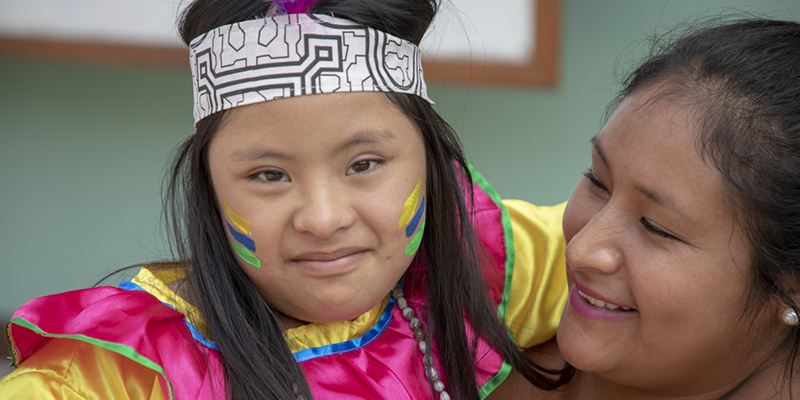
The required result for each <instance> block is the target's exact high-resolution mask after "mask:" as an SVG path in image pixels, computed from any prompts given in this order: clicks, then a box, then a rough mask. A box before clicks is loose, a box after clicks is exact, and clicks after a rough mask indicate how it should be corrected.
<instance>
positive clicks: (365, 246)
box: [208, 93, 426, 322]
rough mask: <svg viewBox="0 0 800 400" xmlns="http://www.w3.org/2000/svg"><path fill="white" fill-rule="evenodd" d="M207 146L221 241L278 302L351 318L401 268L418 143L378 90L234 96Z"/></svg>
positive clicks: (409, 124) (301, 313) (413, 205)
mask: <svg viewBox="0 0 800 400" xmlns="http://www.w3.org/2000/svg"><path fill="white" fill-rule="evenodd" d="M208 157H209V169H210V171H211V178H212V180H213V183H214V191H215V194H216V199H217V202H218V205H219V209H220V210H221V211H222V214H223V215H222V219H223V224H224V226H225V228H226V233H227V235H228V240H229V241H230V243H231V247H232V250H233V253H234V254H236V259H237V261H238V263H239V265H240V266H241V268H242V269H243V270H244V272H245V273H246V274H247V276H248V277H250V279H251V280H252V282H253V283H254V284H255V285H256V287H257V288H258V290H259V291H260V293H261V294H262V295H263V296H264V297H265V298H266V299H267V300H268V301H269V302H270V303H271V304H273V305H274V306H275V307H277V309H278V310H280V311H281V312H282V313H284V314H286V315H288V316H290V317H292V318H295V319H299V320H301V321H309V322H335V321H344V320H350V319H353V318H355V317H357V316H359V315H361V314H363V313H364V312H366V311H368V310H369V309H371V308H372V307H374V306H375V305H377V304H378V303H379V302H380V301H381V300H382V299H383V298H384V297H385V296H386V295H387V294H388V293H389V291H390V290H391V289H392V287H393V286H394V285H395V283H397V281H398V280H399V279H400V278H401V276H402V275H403V273H404V272H405V270H406V269H407V268H408V265H409V264H410V262H411V259H412V257H413V254H414V251H416V249H417V246H418V243H419V240H420V239H421V231H422V229H423V227H424V203H425V200H426V199H425V195H426V192H425V183H426V182H425V171H426V165H425V147H424V143H423V138H422V134H421V133H420V131H419V128H418V127H417V125H416V124H414V122H413V121H412V120H411V119H409V118H408V117H407V116H406V115H405V114H404V113H403V112H402V111H401V110H400V109H399V108H398V107H396V106H395V105H393V104H392V103H391V102H390V101H389V100H388V99H386V97H385V96H384V95H383V94H380V93H347V94H324V95H312V96H299V97H292V98H287V99H281V100H276V101H268V102H264V103H259V104H254V105H248V106H245V107H241V108H239V109H236V110H235V111H233V112H231V113H230V114H229V115H228V116H227V118H226V120H225V122H224V123H223V124H222V126H221V127H220V129H219V130H218V132H217V133H216V135H215V137H214V138H213V139H212V141H211V143H210V145H209V149H208Z"/></svg>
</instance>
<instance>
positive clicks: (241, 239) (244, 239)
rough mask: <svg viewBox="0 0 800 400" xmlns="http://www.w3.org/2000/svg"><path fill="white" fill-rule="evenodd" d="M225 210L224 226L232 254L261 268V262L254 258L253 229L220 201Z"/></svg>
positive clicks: (240, 216) (224, 202) (248, 222)
mask: <svg viewBox="0 0 800 400" xmlns="http://www.w3.org/2000/svg"><path fill="white" fill-rule="evenodd" d="M222 204H223V207H224V209H225V215H226V216H227V218H226V219H225V225H226V228H227V229H228V232H229V233H230V235H231V237H232V240H231V246H232V247H233V252H234V253H236V255H237V256H239V258H241V259H242V261H244V262H245V263H247V264H249V265H252V266H254V267H256V268H261V260H259V259H258V257H257V256H256V243H255V241H254V240H253V238H252V236H253V228H252V226H251V225H250V221H248V220H247V218H245V217H243V216H242V215H240V214H239V213H237V212H236V211H234V210H233V208H231V206H230V205H229V204H228V202H227V201H225V200H224V199H223V200H222Z"/></svg>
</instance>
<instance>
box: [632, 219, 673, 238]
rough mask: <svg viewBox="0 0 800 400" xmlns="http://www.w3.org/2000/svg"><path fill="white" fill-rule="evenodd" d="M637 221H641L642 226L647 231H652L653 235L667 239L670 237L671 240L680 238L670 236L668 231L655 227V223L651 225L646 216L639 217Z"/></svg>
mask: <svg viewBox="0 0 800 400" xmlns="http://www.w3.org/2000/svg"><path fill="white" fill-rule="evenodd" d="M639 222H641V223H642V226H644V229H645V230H647V231H648V232H650V233H652V234H653V235H656V236H660V237H663V238H667V239H672V240H680V239H678V238H676V237H675V236H672V235H670V234H669V233H667V232H664V231H662V230H661V229H658V228H656V227H655V225H653V224H652V223H651V222H650V221H648V220H647V219H646V218H642V219H640V220H639Z"/></svg>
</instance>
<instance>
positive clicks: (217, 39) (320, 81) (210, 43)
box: [190, 14, 430, 123]
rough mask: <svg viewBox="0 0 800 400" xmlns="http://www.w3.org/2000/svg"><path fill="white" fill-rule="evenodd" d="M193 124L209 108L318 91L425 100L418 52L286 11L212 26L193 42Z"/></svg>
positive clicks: (343, 23)
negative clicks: (411, 96)
mask: <svg viewBox="0 0 800 400" xmlns="http://www.w3.org/2000/svg"><path fill="white" fill-rule="evenodd" d="M190 51H191V67H192V76H193V83H194V85H193V86H194V93H195V112H194V114H195V123H197V121H199V120H200V119H202V118H204V117H206V116H208V115H210V114H213V113H215V112H218V111H221V110H225V109H229V108H233V107H237V106H241V105H245V104H252V103H257V102H262V101H268V100H273V99H279V98H285V97H292V96H299V95H306V94H318V93H334V92H351V91H384V92H387V91H391V92H400V93H411V94H416V95H418V96H420V97H423V98H425V99H426V100H428V101H430V100H429V99H428V97H427V93H426V88H425V82H424V79H423V76H422V67H421V60H420V51H419V49H418V48H417V47H416V46H415V45H414V44H412V43H409V42H407V41H405V40H403V39H399V38H397V37H394V36H392V35H389V34H386V33H384V32H381V31H378V30H375V29H372V28H368V27H364V26H362V25H358V24H356V23H354V22H351V21H348V20H343V19H338V18H333V17H329V16H321V15H305V14H293V15H283V16H276V17H271V18H265V19H259V20H252V21H245V22H241V23H235V24H232V25H226V26H223V27H219V28H216V29H214V30H212V31H210V32H207V33H206V34H204V35H202V36H200V37H198V38H196V39H195V40H193V41H192V44H191V46H190Z"/></svg>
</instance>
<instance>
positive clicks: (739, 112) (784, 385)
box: [612, 19, 800, 399]
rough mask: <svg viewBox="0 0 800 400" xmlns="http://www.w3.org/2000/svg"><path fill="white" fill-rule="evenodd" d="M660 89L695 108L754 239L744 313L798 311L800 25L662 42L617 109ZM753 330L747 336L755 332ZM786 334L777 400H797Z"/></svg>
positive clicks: (728, 28)
mask: <svg viewBox="0 0 800 400" xmlns="http://www.w3.org/2000/svg"><path fill="white" fill-rule="evenodd" d="M661 43H663V44H661ZM652 85H660V86H661V87H662V88H663V90H662V95H665V96H669V97H670V98H672V99H677V100H678V101H682V102H685V103H686V104H688V105H689V106H691V107H692V108H693V110H694V112H695V114H694V116H695V118H696V121H697V122H698V126H699V128H698V129H697V132H696V134H697V145H698V150H699V151H700V154H701V155H703V157H704V158H705V159H706V160H708V162H709V163H710V164H711V165H713V166H715V167H716V168H717V169H718V170H719V171H720V173H721V176H722V182H723V185H724V191H725V195H726V200H727V202H728V203H729V205H730V207H731V209H732V210H733V211H734V214H735V215H736V216H737V223H738V225H739V226H740V227H741V228H742V229H743V230H744V232H745V234H746V235H747V238H748V241H749V244H750V247H751V253H752V254H751V259H750V262H751V284H750V290H749V293H747V294H746V295H747V296H748V297H747V306H746V310H744V311H745V312H744V313H743V315H744V316H750V317H754V316H755V315H757V314H758V313H760V312H770V310H772V309H773V308H774V307H771V306H769V304H771V302H774V301H778V302H780V303H783V304H785V305H787V306H789V307H791V308H793V309H795V310H796V311H798V312H800V302H799V301H798V296H797V294H798V287H800V286H799V285H800V24H799V23H797V22H792V21H775V20H766V19H747V20H739V21H733V22H728V23H725V24H722V25H720V24H717V25H714V26H706V27H701V28H700V29H694V30H693V31H691V32H690V33H689V34H686V35H684V36H683V37H681V38H679V39H678V40H675V41H671V42H670V41H667V42H656V45H655V46H654V50H653V53H652V54H651V55H650V56H649V57H648V59H647V60H645V62H643V63H642V64H641V65H640V66H639V67H638V68H637V69H636V70H635V71H633V72H632V73H630V74H629V75H628V76H627V77H626V79H625V81H624V88H623V90H622V91H621V93H620V96H619V98H618V99H617V101H616V102H615V103H614V104H613V105H616V104H619V101H621V99H623V98H624V97H626V96H628V95H630V94H632V93H634V92H636V91H638V90H641V89H642V88H646V87H651V86H652ZM613 105H612V106H613ZM775 318H777V315H776V316H775ZM748 322H750V321H747V320H746V319H745V320H743V324H742V325H741V326H742V329H754V328H753V326H752V325H751V324H749V323H748ZM784 335H785V336H784V337H783V340H782V343H781V345H780V346H778V348H776V349H775V351H776V352H778V351H785V352H786V354H787V357H786V359H785V361H784V365H783V377H782V379H781V380H780V382H779V385H778V392H779V393H778V395H780V397H779V396H778V395H776V397H775V398H784V397H783V396H784V395H787V394H788V396H787V397H788V398H790V399H791V398H793V396H792V384H793V382H794V381H795V380H796V379H797V377H796V372H797V371H796V370H795V368H796V366H797V365H796V359H797V354H798V350H799V349H800V329H798V327H797V326H794V327H786V328H785V333H784ZM748 378H749V377H748ZM745 382H746V379H745ZM745 382H743V383H742V384H744V383H745ZM740 386H741V385H740ZM737 389H738V387H737V388H735V389H734V390H733V391H731V392H730V393H728V394H727V395H725V396H724V397H723V399H725V398H729V397H730V396H732V395H733V393H734V392H735V391H736V390H737Z"/></svg>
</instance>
